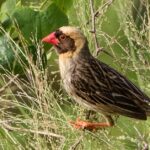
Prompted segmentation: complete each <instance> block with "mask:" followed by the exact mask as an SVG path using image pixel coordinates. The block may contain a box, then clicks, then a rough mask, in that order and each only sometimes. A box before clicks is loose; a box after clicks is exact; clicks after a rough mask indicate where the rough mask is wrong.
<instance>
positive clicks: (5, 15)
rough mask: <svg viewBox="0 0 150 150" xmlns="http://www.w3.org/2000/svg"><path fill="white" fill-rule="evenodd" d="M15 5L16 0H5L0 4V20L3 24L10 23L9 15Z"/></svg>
mask: <svg viewBox="0 0 150 150" xmlns="http://www.w3.org/2000/svg"><path fill="white" fill-rule="evenodd" d="M15 7H16V0H7V1H5V2H4V3H3V4H2V6H1V11H0V22H1V23H2V25H3V26H8V25H10V16H11V15H12V13H13V11H14V9H15Z"/></svg>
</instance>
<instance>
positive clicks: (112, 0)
mask: <svg viewBox="0 0 150 150" xmlns="http://www.w3.org/2000/svg"><path fill="white" fill-rule="evenodd" d="M113 2H114V0H108V1H107V2H106V3H104V5H103V6H101V7H99V8H98V9H97V10H96V12H95V14H94V15H95V17H98V16H99V15H101V13H100V12H101V11H102V10H104V8H106V9H107V8H108V7H109V6H110V5H111V4H112V3H113Z"/></svg>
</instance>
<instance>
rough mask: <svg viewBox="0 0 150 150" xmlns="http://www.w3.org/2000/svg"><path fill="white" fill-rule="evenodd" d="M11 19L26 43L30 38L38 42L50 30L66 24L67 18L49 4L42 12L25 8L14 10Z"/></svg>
mask: <svg viewBox="0 0 150 150" xmlns="http://www.w3.org/2000/svg"><path fill="white" fill-rule="evenodd" d="M13 18H14V19H15V20H16V21H17V24H18V26H19V29H20V30H21V31H22V34H23V36H24V37H25V38H26V40H28V41H30V38H31V37H32V36H34V37H37V39H38V40H39V39H41V38H43V37H44V36H45V35H47V34H48V33H50V32H51V31H52V30H55V29H56V28H58V27H60V26H63V25H66V24H68V18H67V16H66V15H65V14H64V13H63V12H62V11H61V10H60V9H59V8H58V7H57V6H56V5H55V4H51V5H50V6H49V7H48V8H47V9H46V10H45V11H42V12H38V11H35V10H33V9H31V8H27V7H26V8H18V9H16V10H15V12H14V14H13Z"/></svg>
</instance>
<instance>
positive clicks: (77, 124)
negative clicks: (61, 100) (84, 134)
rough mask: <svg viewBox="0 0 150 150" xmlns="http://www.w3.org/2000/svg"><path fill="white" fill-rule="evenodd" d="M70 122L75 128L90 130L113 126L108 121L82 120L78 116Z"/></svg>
mask: <svg viewBox="0 0 150 150" xmlns="http://www.w3.org/2000/svg"><path fill="white" fill-rule="evenodd" d="M70 124H71V125H72V126H73V127H74V128H76V129H87V130H90V131H91V130H92V131H93V130H97V129H101V128H105V127H111V126H113V125H112V124H110V123H109V122H100V123H92V122H88V121H82V120H80V119H79V118H78V119H77V120H76V121H75V122H74V121H70Z"/></svg>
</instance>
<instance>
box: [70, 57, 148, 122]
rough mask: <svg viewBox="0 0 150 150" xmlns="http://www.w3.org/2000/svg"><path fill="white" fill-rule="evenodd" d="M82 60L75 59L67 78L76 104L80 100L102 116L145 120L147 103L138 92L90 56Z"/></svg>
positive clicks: (122, 78) (109, 68)
mask: <svg viewBox="0 0 150 150" xmlns="http://www.w3.org/2000/svg"><path fill="white" fill-rule="evenodd" d="M81 57H82V56H81ZM81 57H78V59H76V64H74V70H72V73H71V74H70V75H71V81H70V83H69V84H70V86H71V88H70V89H72V93H73V96H74V95H76V96H74V97H75V100H76V99H77V98H80V99H82V102H83V103H86V104H88V105H90V107H92V106H93V109H94V110H95V108H96V110H97V111H100V110H101V111H102V112H103V113H115V114H121V115H124V116H128V117H133V118H138V119H143V120H145V119H146V108H148V109H150V107H149V105H148V103H149V102H150V99H149V98H148V97H147V96H146V95H145V94H144V93H143V92H141V90H140V89H139V88H137V87H136V86H135V85H134V84H133V83H131V82H130V81H129V80H128V79H127V78H125V77H124V76H123V75H121V74H120V73H119V72H117V71H116V70H114V69H113V68H111V67H109V66H108V65H106V64H104V63H102V62H100V61H98V60H97V59H95V58H94V57H93V56H90V57H88V59H87V58H86V57H82V58H81ZM89 66H90V67H89ZM70 89H69V90H70ZM104 108H105V109H104Z"/></svg>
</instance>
